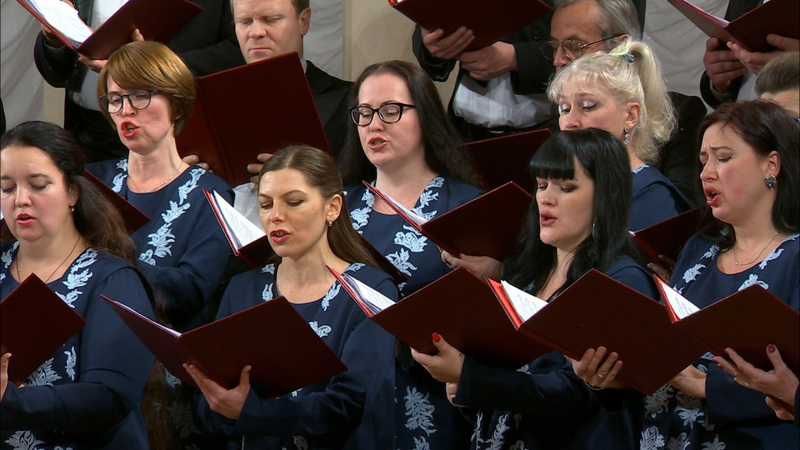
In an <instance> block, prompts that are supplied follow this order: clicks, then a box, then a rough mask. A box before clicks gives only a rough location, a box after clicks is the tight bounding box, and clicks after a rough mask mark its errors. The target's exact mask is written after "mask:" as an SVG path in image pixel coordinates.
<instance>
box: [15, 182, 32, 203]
mask: <svg viewBox="0 0 800 450" xmlns="http://www.w3.org/2000/svg"><path fill="white" fill-rule="evenodd" d="M30 204H31V197H30V195H29V194H28V190H27V189H25V188H23V187H22V186H17V188H16V189H15V195H14V205H15V206H27V205H30Z"/></svg>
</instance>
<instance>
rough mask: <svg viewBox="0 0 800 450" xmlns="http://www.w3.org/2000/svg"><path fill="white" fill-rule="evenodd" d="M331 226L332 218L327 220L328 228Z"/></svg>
mask: <svg viewBox="0 0 800 450" xmlns="http://www.w3.org/2000/svg"><path fill="white" fill-rule="evenodd" d="M332 226H333V221H332V220H329V221H328V228H330V227H332Z"/></svg>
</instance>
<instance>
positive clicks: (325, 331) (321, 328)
mask: <svg viewBox="0 0 800 450" xmlns="http://www.w3.org/2000/svg"><path fill="white" fill-rule="evenodd" d="M308 324H309V325H311V329H312V330H314V332H315V333H317V336H319V337H321V338H324V337H325V336H327V335H329V334H330V333H331V331H332V329H331V326H330V325H320V324H319V322H317V321H316V320H312V321H311V322H308Z"/></svg>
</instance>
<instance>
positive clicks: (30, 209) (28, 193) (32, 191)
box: [0, 146, 78, 242]
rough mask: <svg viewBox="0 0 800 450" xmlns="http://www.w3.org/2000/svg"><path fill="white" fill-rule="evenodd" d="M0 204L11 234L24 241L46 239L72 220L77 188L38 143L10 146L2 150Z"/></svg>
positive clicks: (64, 228)
mask: <svg viewBox="0 0 800 450" xmlns="http://www.w3.org/2000/svg"><path fill="white" fill-rule="evenodd" d="M0 189H2V191H0V192H2V194H0V205H2V211H3V217H5V220H6V224H7V225H8V228H9V230H10V231H11V234H13V235H14V237H16V238H17V240H19V241H21V242H35V241H44V242H47V241H48V240H51V239H58V238H59V232H61V231H63V230H67V229H69V227H68V224H69V223H70V222H72V213H71V212H70V206H73V205H75V203H77V201H78V194H77V190H76V189H70V188H68V187H67V185H66V181H65V179H64V174H63V173H62V172H61V170H59V168H58V167H57V166H56V165H55V163H54V162H53V160H52V159H51V158H50V156H49V155H48V154H47V153H45V152H44V151H42V150H41V149H39V148H36V147H20V146H9V147H6V148H4V149H3V150H2V151H0Z"/></svg>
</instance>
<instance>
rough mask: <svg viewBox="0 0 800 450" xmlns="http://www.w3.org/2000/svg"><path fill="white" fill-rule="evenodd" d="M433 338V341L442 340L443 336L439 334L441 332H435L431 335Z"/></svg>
mask: <svg viewBox="0 0 800 450" xmlns="http://www.w3.org/2000/svg"><path fill="white" fill-rule="evenodd" d="M431 338H433V342H439V341H441V340H442V337H441V336H439V333H433V334H432V335H431Z"/></svg>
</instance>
